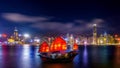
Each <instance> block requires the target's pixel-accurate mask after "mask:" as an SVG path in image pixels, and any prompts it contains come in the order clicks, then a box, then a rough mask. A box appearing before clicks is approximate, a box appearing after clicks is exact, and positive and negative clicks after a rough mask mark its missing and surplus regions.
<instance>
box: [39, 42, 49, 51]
mask: <svg viewBox="0 0 120 68" xmlns="http://www.w3.org/2000/svg"><path fill="white" fill-rule="evenodd" d="M39 52H41V53H42V52H49V45H48V44H47V42H43V43H42V44H41V45H40V48H39Z"/></svg>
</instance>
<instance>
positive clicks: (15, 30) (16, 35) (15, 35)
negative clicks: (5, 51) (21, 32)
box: [14, 27, 19, 41]
mask: <svg viewBox="0 0 120 68" xmlns="http://www.w3.org/2000/svg"><path fill="white" fill-rule="evenodd" d="M14 39H15V41H18V40H19V38H18V30H17V28H16V27H15V29H14Z"/></svg>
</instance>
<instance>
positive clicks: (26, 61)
mask: <svg viewBox="0 0 120 68" xmlns="http://www.w3.org/2000/svg"><path fill="white" fill-rule="evenodd" d="M38 48H39V47H36V46H12V47H10V46H0V68H120V47H118V46H80V47H79V54H78V55H77V56H76V57H75V58H74V61H73V63H72V62H71V63H54V64H52V63H42V60H41V59H40V57H39V56H38Z"/></svg>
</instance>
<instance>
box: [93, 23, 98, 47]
mask: <svg viewBox="0 0 120 68" xmlns="http://www.w3.org/2000/svg"><path fill="white" fill-rule="evenodd" d="M93 44H94V45H96V44H97V25H96V24H93Z"/></svg>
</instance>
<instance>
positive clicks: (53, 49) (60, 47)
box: [38, 37, 78, 62]
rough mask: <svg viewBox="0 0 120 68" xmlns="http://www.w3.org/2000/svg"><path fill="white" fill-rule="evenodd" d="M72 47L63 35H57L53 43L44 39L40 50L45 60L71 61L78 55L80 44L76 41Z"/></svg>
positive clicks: (40, 54)
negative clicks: (49, 43) (69, 46)
mask: <svg viewBox="0 0 120 68" xmlns="http://www.w3.org/2000/svg"><path fill="white" fill-rule="evenodd" d="M72 49H73V50H71V49H69V48H68V45H67V43H66V41H65V40H64V39H63V38H62V37H57V38H55V39H54V40H53V42H52V43H51V45H48V43H47V42H45V41H44V42H43V43H42V44H41V45H40V47H39V51H38V52H39V56H40V57H41V59H42V60H43V62H70V61H72V60H73V58H74V57H75V56H76V55H77V49H78V45H77V44H76V43H75V44H74V45H73V48H72Z"/></svg>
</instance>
